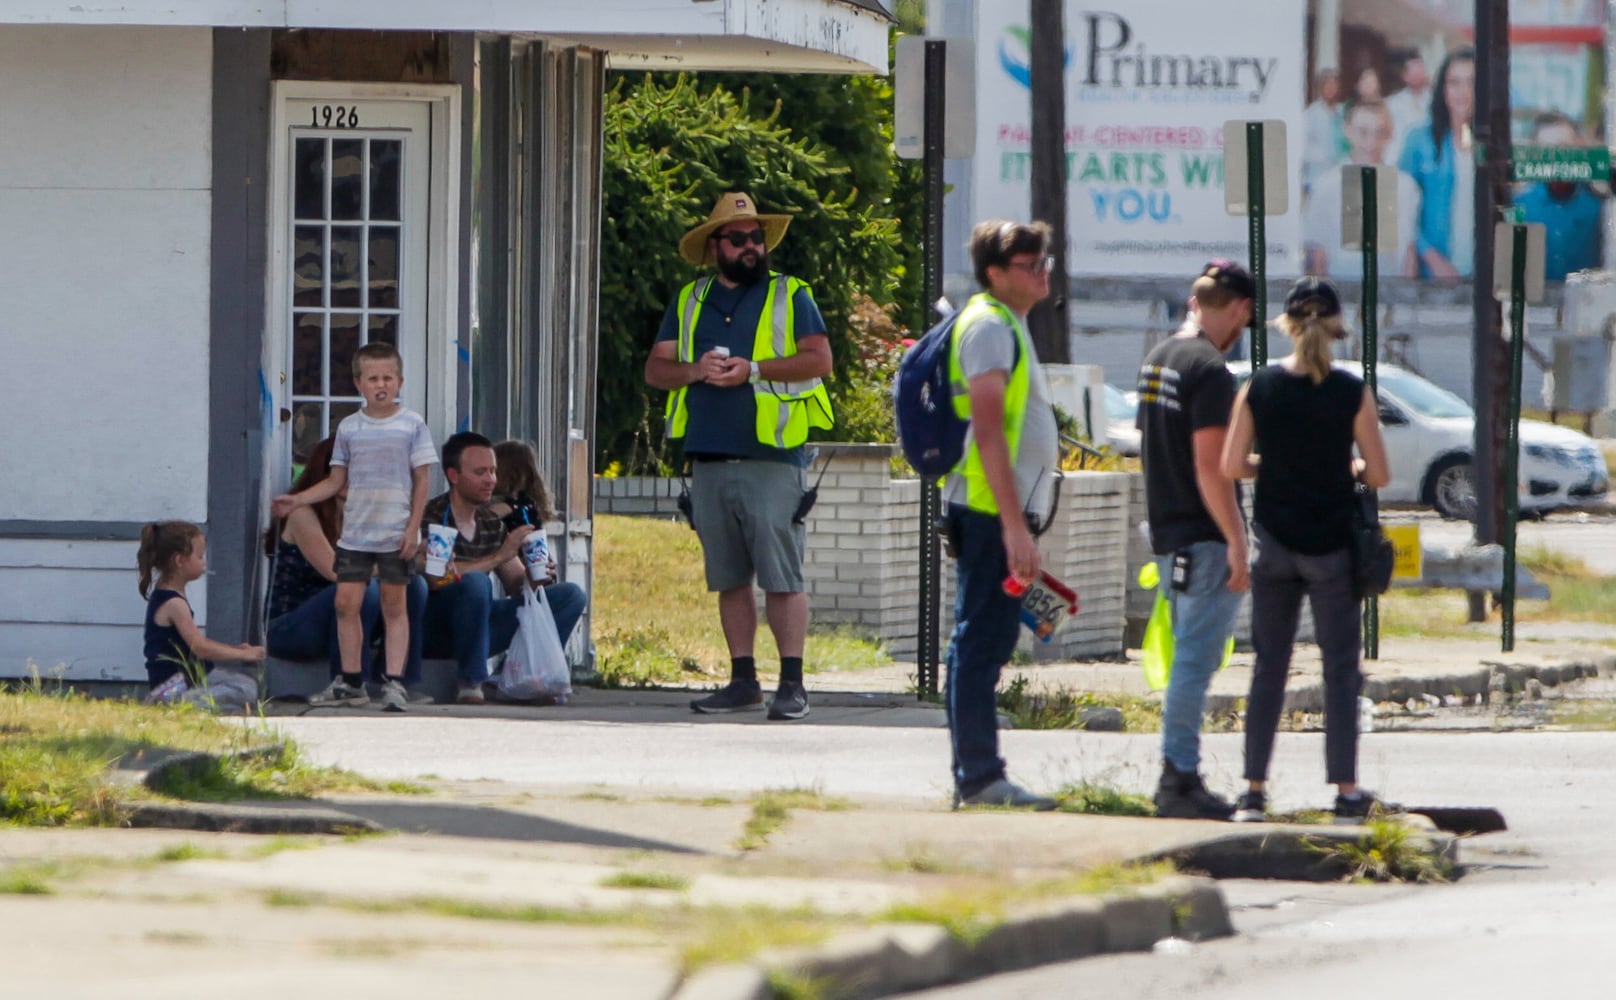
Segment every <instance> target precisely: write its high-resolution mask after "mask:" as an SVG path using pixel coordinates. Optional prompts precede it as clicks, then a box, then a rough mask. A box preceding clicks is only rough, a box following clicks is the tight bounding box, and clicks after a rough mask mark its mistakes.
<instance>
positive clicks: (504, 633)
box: [421, 431, 585, 705]
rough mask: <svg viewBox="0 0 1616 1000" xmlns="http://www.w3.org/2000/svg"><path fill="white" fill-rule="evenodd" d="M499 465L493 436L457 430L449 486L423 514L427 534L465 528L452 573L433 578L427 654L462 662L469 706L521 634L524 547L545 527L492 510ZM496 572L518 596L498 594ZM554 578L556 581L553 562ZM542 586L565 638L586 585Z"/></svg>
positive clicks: (478, 700) (425, 625)
mask: <svg viewBox="0 0 1616 1000" xmlns="http://www.w3.org/2000/svg"><path fill="white" fill-rule="evenodd" d="M494 468H495V459H494V445H493V442H491V441H489V440H488V439H487V438H485V437H483V436H482V435H481V434H473V433H471V432H469V431H462V432H461V433H459V434H455V435H452V436H451V437H450V438H449V439H448V440H447V441H445V442H444V443H443V472H444V475H446V476H447V477H448V479H449V492H447V493H444V494H443V495H441V496H436V497H433V498H432V499H431V500H428V501H427V504H426V510H425V513H424V514H423V515H422V517H421V528H422V531H423V532H424V531H425V530H426V526H427V525H430V524H447V525H451V526H453V527H454V528H455V529H457V531H458V532H459V534H458V535H457V536H456V537H455V543H454V556H453V558H452V559H451V561H450V563H449V572H448V573H447V574H445V576H443V577H441V578H432V577H428V578H427V585H428V586H429V587H430V588H431V590H430V592H429V593H428V594H427V600H426V614H425V615H424V616H423V619H422V623H421V624H422V631H423V632H424V643H423V646H424V653H425V655H426V656H431V657H452V658H453V659H455V660H456V661H458V662H459V664H460V699H459V700H460V703H461V704H466V705H480V704H482V703H483V682H484V681H486V680H487V679H488V658H489V657H490V656H492V655H493V654H495V653H500V652H504V651H505V650H506V649H508V648H509V647H510V644H511V638H512V637H513V636H514V635H515V634H516V609H517V608H518V607H520V606H521V603H522V597H521V591H520V590H518V589H517V588H518V587H522V586H526V585H528V576H527V571H526V568H525V567H524V566H523V565H522V560H521V557H520V555H519V554H518V553H519V552H520V550H521V546H522V539H524V538H526V537H527V536H528V535H529V534H530V533H532V532H533V531H535V530H543V529H542V528H537V529H536V528H534V527H532V526H530V525H526V524H524V525H521V526H519V527H517V528H516V529H515V530H507V529H506V527H505V524H504V522H503V521H501V520H500V518H499V516H498V515H497V514H495V513H494V512H493V511H492V510H490V509H489V507H488V503H489V500H490V499H492V498H493V495H494V487H495V484H496V482H497V480H498V476H497V475H496V474H495V471H494ZM491 573H495V574H498V575H499V579H500V582H501V583H502V584H504V587H505V592H506V593H507V594H514V595H516V596H513V597H502V598H499V599H495V597H494V585H493V581H492V580H491V579H490V577H489V574H491ZM549 580H551V581H554V580H555V562H554V561H553V560H552V561H551V563H550V573H549ZM534 586H544V587H545V597H546V598H547V599H548V601H549V605H550V612H551V614H553V615H554V616H555V624H556V632H557V633H558V634H559V635H560V636H561V642H562V643H563V644H565V643H566V641H567V637H568V636H570V635H571V634H572V630H573V628H574V627H575V626H577V624H578V619H579V617H581V616H582V615H583V612H584V603H585V598H584V591H583V588H582V587H580V586H578V585H577V584H576V583H554V582H548V583H542V584H534Z"/></svg>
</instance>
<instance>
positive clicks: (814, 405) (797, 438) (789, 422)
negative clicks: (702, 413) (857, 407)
mask: <svg viewBox="0 0 1616 1000" xmlns="http://www.w3.org/2000/svg"><path fill="white" fill-rule="evenodd" d="M715 280H717V279H715V278H713V277H712V276H711V275H708V276H705V277H701V278H697V279H696V280H695V281H692V282H691V283H690V284H688V285H686V286H685V287H684V288H682V289H680V291H679V300H678V301H679V309H678V319H679V361H680V362H681V363H683V364H690V363H692V362H694V361H695V360H696V321H697V320H698V319H700V318H701V306H702V303H703V302H705V301H706V300H707V292H708V290H709V289H711V288H712V285H713V282H714V281H715ZM806 287H807V285H806V283H804V282H803V281H801V280H800V279H798V278H792V277H788V276H786V275H783V274H777V273H774V272H770V278H769V290H768V295H767V297H766V298H765V299H764V300H763V312H762V314H761V315H760V316H759V317H758V327H757V335H756V336H755V337H753V339H752V360H753V361H759V362H762V361H767V360H769V359H770V358H789V357H791V356H792V355H793V354H796V353H797V337H796V332H795V327H796V311H795V310H793V309H792V308H791V300H792V297H793V296H795V295H796V293H797V290H798V289H799V288H806ZM688 388H689V387H688V386H680V387H679V388H677V389H675V390H673V391H672V392H671V393H669V394H668V404H667V408H666V410H665V411H664V414H665V416H666V418H667V426H668V437H669V438H671V439H673V440H679V439H681V438H683V437H684V436H685V428H686V426H687V425H688V424H689V422H690V410H689V408H688V407H687V406H686V405H685V392H686V390H687V389H688ZM752 399H753V400H754V402H756V404H757V439H758V442H759V443H760V444H764V445H767V446H769V447H771V448H795V447H797V446H799V445H801V444H802V443H803V442H804V441H807V440H808V429H809V428H810V427H819V428H829V427H831V426H832V425H833V424H834V423H835V418H834V417H833V416H832V414H831V407H830V394H829V393H828V392H826V391H825V385H824V383H823V382H821V381H820V380H819V379H817V378H811V379H806V380H804V381H801V382H771V381H769V380H767V379H758V380H757V381H756V382H753V383H752Z"/></svg>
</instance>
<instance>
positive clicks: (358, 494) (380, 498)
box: [331, 407, 438, 552]
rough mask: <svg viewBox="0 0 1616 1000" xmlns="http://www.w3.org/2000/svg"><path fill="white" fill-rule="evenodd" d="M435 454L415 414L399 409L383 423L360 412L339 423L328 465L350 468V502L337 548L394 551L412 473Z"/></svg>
mask: <svg viewBox="0 0 1616 1000" xmlns="http://www.w3.org/2000/svg"><path fill="white" fill-rule="evenodd" d="M437 461H438V451H437V449H436V448H435V447H433V445H432V432H431V431H429V430H427V426H426V421H424V420H422V419H421V418H420V416H419V415H418V414H416V413H415V412H414V411H412V410H406V409H404V408H403V407H400V408H399V411H398V412H397V413H395V414H393V415H392V416H390V417H388V418H386V419H385V420H376V419H374V418H372V417H367V416H365V414H364V411H360V412H358V413H354V414H350V415H349V416H347V417H344V418H343V420H342V423H340V424H338V425H337V440H336V443H335V446H334V447H333V448H332V450H331V464H332V465H341V466H346V467H347V469H348V500H347V503H345V504H344V505H343V509H342V537H341V538H340V539H338V540H337V544H338V545H339V546H341V547H342V548H345V549H349V550H351V551H354V552H397V551H398V549H399V546H401V545H403V544H404V529H405V528H407V527H408V526H409V523H410V493H411V490H412V487H413V483H412V481H411V473H412V472H413V471H414V470H415V469H417V468H419V467H421V466H423V465H434V464H436V463H437Z"/></svg>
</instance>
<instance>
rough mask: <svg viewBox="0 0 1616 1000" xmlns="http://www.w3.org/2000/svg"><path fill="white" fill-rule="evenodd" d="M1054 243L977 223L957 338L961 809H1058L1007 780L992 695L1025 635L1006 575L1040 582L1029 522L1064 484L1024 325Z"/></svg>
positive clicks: (955, 741) (1025, 229)
mask: <svg viewBox="0 0 1616 1000" xmlns="http://www.w3.org/2000/svg"><path fill="white" fill-rule="evenodd" d="M1049 240H1050V230H1049V227H1048V226H1046V225H1045V224H1043V223H1041V222H1035V223H1031V224H1025V223H1018V222H1004V221H998V220H995V221H992V222H983V223H981V224H979V225H978V226H977V227H976V228H975V230H973V231H972V233H971V243H970V253H971V263H972V266H973V267H974V269H975V271H976V280H977V282H978V283H979V284H980V285H981V286H982V289H983V290H982V291H981V292H979V293H978V294H976V295H973V296H972V297H971V299H970V300H969V301H968V302H966V304H965V307H964V308H963V309H961V310H960V312H959V315H958V317H957V318H956V319H955V322H954V324H953V329H952V331H951V333H952V335H951V340H952V349H951V350H950V351H949V353H948V371H949V381H950V383H951V385H952V387H953V393H952V406H953V412H954V415H955V416H956V417H958V418H959V419H961V420H966V419H968V420H969V421H970V424H969V427H968V429H967V430H966V433H965V439H964V456H963V458H962V459H961V460H960V461H959V464H957V465H956V466H954V469H953V471H952V472H951V473H949V475H948V479H947V482H946V483H945V485H944V488H943V500H944V502H945V503H946V505H947V531H948V539H949V550H950V554H951V555H952V556H953V558H954V559H955V563H956V567H957V571H958V584H959V585H958V592H957V596H956V599H955V608H954V618H955V622H956V624H955V626H954V634H953V636H952V638H951V640H950V642H949V647H948V660H947V665H948V679H947V690H946V694H947V701H948V732H949V738H950V741H951V743H952V748H953V758H954V759H953V774H954V787H955V791H954V805H955V808H958V807H960V806H1012V807H1018V808H1031V809H1038V810H1048V809H1053V808H1055V805H1056V803H1055V801H1054V800H1053V799H1049V798H1045V797H1043V796H1041V795H1034V794H1032V793H1031V792H1028V791H1027V790H1026V789H1023V788H1021V787H1020V786H1018V785H1015V784H1013V783H1011V781H1010V780H1009V779H1008V778H1007V777H1006V776H1005V768H1004V760H1003V759H1002V758H1000V757H999V730H998V713H997V704H996V698H995V692H996V691H997V689H998V686H999V673H1000V671H1001V670H1002V669H1003V667H1004V665H1005V664H1006V663H1008V662H1009V660H1010V655H1011V653H1013V652H1014V651H1015V647H1016V640H1017V638H1018V637H1019V636H1020V629H1021V617H1020V608H1021V602H1020V600H1019V599H1018V598H1015V597H1011V596H1010V595H1009V594H1007V593H1005V589H1004V584H1005V580H1006V578H1008V577H1015V578H1017V579H1019V580H1022V581H1029V580H1032V579H1034V578H1035V577H1037V575H1038V572H1039V560H1038V545H1037V542H1036V540H1035V538H1034V535H1033V525H1032V523H1031V519H1032V518H1033V517H1034V516H1035V515H1036V514H1041V513H1042V512H1045V511H1048V510H1049V509H1050V506H1051V496H1052V491H1053V490H1054V489H1056V488H1057V487H1056V485H1055V478H1056V471H1057V463H1058V461H1059V458H1060V437H1059V431H1058V430H1057V428H1056V424H1055V411H1054V407H1053V405H1052V401H1051V396H1050V392H1049V384H1048V382H1047V381H1046V380H1045V378H1044V371H1043V368H1042V367H1041V366H1040V365H1039V363H1038V356H1037V354H1036V353H1034V351H1033V348H1032V341H1031V339H1030V338H1029V337H1028V336H1027V327H1026V317H1027V311H1028V310H1029V309H1031V308H1032V307H1033V306H1034V305H1035V304H1036V303H1038V302H1039V301H1040V300H1042V299H1043V298H1044V297H1045V296H1047V295H1048V294H1049V264H1050V259H1049V257H1048V253H1049ZM901 394H902V390H901V387H900V396H901ZM900 407H901V400H900Z"/></svg>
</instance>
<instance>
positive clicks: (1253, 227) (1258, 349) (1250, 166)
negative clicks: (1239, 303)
mask: <svg viewBox="0 0 1616 1000" xmlns="http://www.w3.org/2000/svg"><path fill="white" fill-rule="evenodd" d="M1266 186H1267V185H1266V183H1265V178H1264V177H1263V124H1262V122H1246V221H1247V223H1248V224H1249V229H1250V243H1251V251H1250V252H1251V280H1252V282H1253V283H1254V284H1255V285H1256V286H1257V297H1256V299H1255V300H1254V301H1253V302H1252V304H1251V370H1252V371H1256V370H1257V369H1259V368H1261V367H1263V366H1264V365H1266V364H1267V363H1268V336H1267V334H1268V321H1267V319H1265V318H1264V317H1265V316H1266V314H1267V312H1268V285H1267V281H1266V279H1265V278H1264V277H1263V262H1264V258H1266V257H1267V256H1268V253H1267V250H1268V236H1267V234H1266V233H1265V232H1264V226H1265V220H1264V216H1265V215H1266V214H1267V213H1266V209H1267V207H1268V206H1267V205H1266V204H1264V197H1263V189H1264V188H1265V187H1266Z"/></svg>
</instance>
